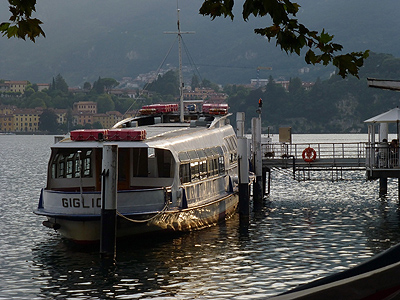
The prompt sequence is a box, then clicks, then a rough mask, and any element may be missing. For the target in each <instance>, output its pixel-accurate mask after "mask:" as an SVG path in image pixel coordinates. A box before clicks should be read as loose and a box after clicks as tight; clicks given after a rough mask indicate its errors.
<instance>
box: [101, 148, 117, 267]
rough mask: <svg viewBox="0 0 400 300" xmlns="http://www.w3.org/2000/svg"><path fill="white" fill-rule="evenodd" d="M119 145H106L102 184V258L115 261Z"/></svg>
mask: <svg viewBox="0 0 400 300" xmlns="http://www.w3.org/2000/svg"><path fill="white" fill-rule="evenodd" d="M117 168H118V145H104V147H103V166H102V170H103V171H102V173H101V174H102V184H101V225H100V226H101V228H100V256H101V258H102V259H104V260H110V261H115V253H116V237H117V185H118V183H117V174H118V170H117Z"/></svg>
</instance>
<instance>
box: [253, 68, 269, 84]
mask: <svg viewBox="0 0 400 300" xmlns="http://www.w3.org/2000/svg"><path fill="white" fill-rule="evenodd" d="M260 70H272V67H257V87H259V86H260Z"/></svg>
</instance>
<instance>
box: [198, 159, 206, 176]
mask: <svg viewBox="0 0 400 300" xmlns="http://www.w3.org/2000/svg"><path fill="white" fill-rule="evenodd" d="M199 175H200V179H204V178H207V161H206V160H205V159H204V160H201V161H199Z"/></svg>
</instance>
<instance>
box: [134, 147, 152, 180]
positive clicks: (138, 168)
mask: <svg viewBox="0 0 400 300" xmlns="http://www.w3.org/2000/svg"><path fill="white" fill-rule="evenodd" d="M132 150H133V155H132V157H133V159H132V172H133V174H132V175H133V177H148V174H149V170H148V164H147V160H148V154H147V148H133V149H132Z"/></svg>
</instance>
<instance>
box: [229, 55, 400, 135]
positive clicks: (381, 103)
mask: <svg viewBox="0 0 400 300" xmlns="http://www.w3.org/2000/svg"><path fill="white" fill-rule="evenodd" d="M360 75H361V76H360V79H359V80H358V79H356V78H354V77H350V78H348V79H342V78H341V77H339V76H333V77H331V78H330V79H329V80H320V79H318V80H317V81H316V82H315V85H314V86H313V87H312V89H311V90H309V91H306V90H305V89H304V88H303V87H302V86H301V80H300V79H299V78H292V79H291V81H290V86H289V91H288V92H287V91H286V90H285V89H284V88H283V87H282V86H280V85H277V84H275V83H272V82H270V83H269V84H268V85H267V86H266V87H265V88H260V89H257V90H252V91H251V90H247V89H245V88H243V87H238V86H234V85H233V86H229V87H226V88H225V91H226V92H227V93H228V94H229V95H230V97H229V106H230V111H231V112H237V111H243V112H246V126H247V128H248V129H249V128H250V124H251V123H250V122H251V118H252V117H255V116H257V113H256V109H257V105H258V99H259V98H262V99H263V108H262V124H263V128H264V131H265V130H266V127H271V130H272V132H278V128H279V127H286V126H290V127H292V132H294V133H350V132H366V131H367V126H366V125H365V124H364V120H366V119H368V118H370V117H373V116H375V115H378V114H380V113H383V112H385V111H387V110H389V109H392V108H394V107H396V106H399V105H400V93H398V92H395V91H386V90H380V89H374V88H370V87H368V85H367V78H368V77H372V78H382V79H399V80H400V59H399V58H395V57H393V56H392V55H388V54H375V53H371V55H370V58H369V59H368V60H367V63H366V64H365V66H364V67H363V68H362V70H361V72H360ZM271 79H272V78H271ZM232 121H234V119H232Z"/></svg>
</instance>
